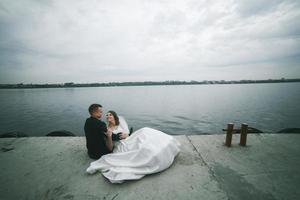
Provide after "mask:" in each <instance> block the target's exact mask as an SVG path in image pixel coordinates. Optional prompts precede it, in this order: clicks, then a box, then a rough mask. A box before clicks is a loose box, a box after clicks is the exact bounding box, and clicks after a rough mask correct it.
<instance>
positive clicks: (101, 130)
mask: <svg viewBox="0 0 300 200" xmlns="http://www.w3.org/2000/svg"><path fill="white" fill-rule="evenodd" d="M102 112H103V111H102V106H101V105H100V104H92V105H90V107H89V113H90V117H89V118H87V119H86V121H85V125H84V132H85V137H86V147H87V149H88V155H89V157H90V158H92V159H99V158H100V157H101V156H102V155H105V154H108V153H111V152H112V149H113V142H112V132H111V130H107V127H106V124H105V123H104V122H102V121H101V117H102Z"/></svg>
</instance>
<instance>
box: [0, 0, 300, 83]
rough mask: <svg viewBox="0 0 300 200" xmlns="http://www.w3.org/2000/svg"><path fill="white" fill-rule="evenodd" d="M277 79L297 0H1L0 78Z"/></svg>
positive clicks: (295, 27)
mask: <svg viewBox="0 0 300 200" xmlns="http://www.w3.org/2000/svg"><path fill="white" fill-rule="evenodd" d="M281 77H285V78H300V1H299V0H285V1H282V0H213V1H210V0H208V1H205V0H127V1H126V0H95V1H92V0H89V1H83V0H77V1H76V0H57V1H50V0H22V1H17V0H0V83H20V82H23V83H64V82H76V83H90V82H113V81H149V80H153V81H163V80H199V81H201V80H240V79H268V78H281Z"/></svg>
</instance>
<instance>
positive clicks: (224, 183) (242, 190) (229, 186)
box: [212, 163, 276, 200]
mask: <svg viewBox="0 0 300 200" xmlns="http://www.w3.org/2000/svg"><path fill="white" fill-rule="evenodd" d="M212 170H213V173H214V174H213V179H216V180H217V181H218V183H219V186H220V188H221V189H222V190H223V191H224V192H226V194H227V195H228V198H229V199H231V200H241V199H242V200H253V199H255V200H260V199H261V200H274V199H276V198H275V197H274V196H273V195H272V194H271V193H265V192H263V191H261V190H258V189H257V188H256V187H255V186H254V185H252V184H250V183H249V182H248V181H247V180H246V179H245V177H243V176H242V175H240V174H238V173H237V172H236V171H234V170H232V169H230V168H229V167H226V166H224V165H221V164H220V163H214V164H213V165H212Z"/></svg>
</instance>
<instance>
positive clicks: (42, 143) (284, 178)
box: [0, 134, 300, 200]
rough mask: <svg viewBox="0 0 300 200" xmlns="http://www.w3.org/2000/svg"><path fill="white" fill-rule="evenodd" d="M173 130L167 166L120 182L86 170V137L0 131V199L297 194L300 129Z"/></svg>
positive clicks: (237, 198)
mask: <svg viewBox="0 0 300 200" xmlns="http://www.w3.org/2000/svg"><path fill="white" fill-rule="evenodd" d="M175 137H176V138H177V139H178V140H179V141H180V142H181V144H182V147H181V152H180V154H179V155H178V156H177V157H176V159H175V161H174V163H173V164H172V166H171V167H170V168H169V169H167V170H165V171H163V172H160V173H157V174H152V175H148V176H145V177H144V178H142V179H141V180H138V181H126V182H124V183H122V184H111V183H110V182H109V181H108V180H106V179H105V178H104V177H103V176H102V175H101V173H97V174H94V175H88V174H86V173H85V170H86V168H87V167H88V166H89V163H90V162H91V161H93V160H92V159H90V158H89V157H88V156H87V154H86V148H85V138H84V137H28V138H2V139H0V146H1V151H0V162H1V164H0V184H1V188H0V199H1V200H10V199H12V200H15V199H38V200H41V199H84V200H88V199H114V200H117V199H138V200H140V199H164V200H165V199H205V200H210V199H216V200H219V199H230V200H241V199H242V200H248V199H251V200H252V199H255V200H259V199H262V200H268V199H278V200H279V199H299V196H300V190H299V188H300V167H299V166H300V134H248V138H247V145H246V147H243V146H240V145H239V142H240V135H239V134H234V135H233V136H232V144H231V147H227V146H225V145H224V141H225V135H192V136H185V135H181V136H175Z"/></svg>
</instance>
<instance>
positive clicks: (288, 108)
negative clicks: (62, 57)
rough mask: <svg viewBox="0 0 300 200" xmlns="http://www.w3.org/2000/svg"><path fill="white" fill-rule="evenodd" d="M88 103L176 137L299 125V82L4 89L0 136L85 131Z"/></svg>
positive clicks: (0, 93)
mask: <svg viewBox="0 0 300 200" xmlns="http://www.w3.org/2000/svg"><path fill="white" fill-rule="evenodd" d="M91 103H100V104H102V105H103V109H104V112H107V111H108V110H115V111H116V112H117V113H118V114H119V115H122V116H124V117H125V119H126V120H127V122H128V124H129V126H130V127H133V128H134V130H137V129H139V128H141V127H146V126H147V127H152V128H155V129H159V130H161V131H164V132H166V133H168V134H174V135H175V134H220V133H223V132H222V128H225V127H226V125H227V123H229V122H233V123H235V124H236V126H238V127H239V126H240V124H241V123H242V122H245V123H248V124H249V126H251V127H255V128H258V129H260V130H262V131H264V132H277V131H279V130H281V129H283V128H289V127H300V83H272V84H228V85H180V86H133V87H90V88H49V89H48V88H45V89H2V90H0V110H1V115H0V134H1V133H6V132H11V131H20V132H24V133H26V134H27V135H30V136H43V135H45V134H47V133H49V132H51V131H55V130H68V131H71V132H73V133H75V134H76V135H84V131H83V126H84V122H85V119H86V118H87V117H88V116H89V114H88V111H87V109H88V106H89V105H90V104H91ZM102 119H103V120H105V117H103V118H102Z"/></svg>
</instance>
